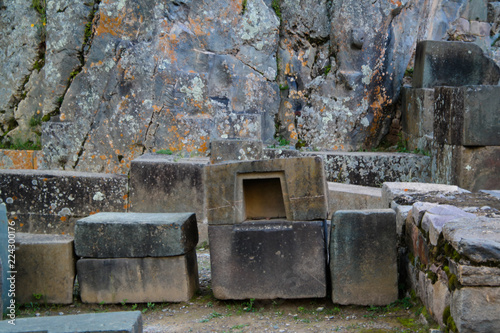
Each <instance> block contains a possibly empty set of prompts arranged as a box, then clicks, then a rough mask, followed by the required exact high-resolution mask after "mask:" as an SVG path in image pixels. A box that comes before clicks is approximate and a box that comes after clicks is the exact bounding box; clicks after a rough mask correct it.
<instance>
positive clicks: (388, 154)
mask: <svg viewBox="0 0 500 333" xmlns="http://www.w3.org/2000/svg"><path fill="white" fill-rule="evenodd" d="M302 155H304V156H311V155H312V156H328V155H331V156H335V155H338V156H350V157H353V156H360V157H419V158H422V156H425V155H418V154H410V153H391V152H357V151H354V152H347V151H314V152H303V153H302ZM426 157H427V156H426Z"/></svg>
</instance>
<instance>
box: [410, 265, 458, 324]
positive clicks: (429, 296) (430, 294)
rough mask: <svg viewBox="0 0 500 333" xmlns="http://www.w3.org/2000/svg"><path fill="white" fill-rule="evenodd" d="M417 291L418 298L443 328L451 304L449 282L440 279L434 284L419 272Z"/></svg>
mask: <svg viewBox="0 0 500 333" xmlns="http://www.w3.org/2000/svg"><path fill="white" fill-rule="evenodd" d="M417 289H418V290H417V293H418V296H419V297H420V300H421V301H422V303H423V304H424V306H425V308H426V309H427V311H428V312H429V314H430V315H431V316H432V317H433V318H434V320H435V321H436V322H437V323H438V324H439V325H441V326H442V325H443V313H444V310H445V309H446V307H447V306H449V305H450V302H451V293H450V291H449V290H448V281H446V280H443V279H441V278H440V277H438V279H437V281H435V282H434V283H433V281H432V280H431V279H429V278H428V277H427V275H426V274H425V273H424V272H422V271H419V273H418V288H417Z"/></svg>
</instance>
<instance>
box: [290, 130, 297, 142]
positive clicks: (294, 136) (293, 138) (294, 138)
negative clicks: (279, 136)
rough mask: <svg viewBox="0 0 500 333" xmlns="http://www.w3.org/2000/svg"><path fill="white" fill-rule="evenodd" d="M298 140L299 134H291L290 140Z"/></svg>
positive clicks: (293, 132)
mask: <svg viewBox="0 0 500 333" xmlns="http://www.w3.org/2000/svg"><path fill="white" fill-rule="evenodd" d="M297 138H298V135H297V132H295V131H292V132H290V139H292V140H297Z"/></svg>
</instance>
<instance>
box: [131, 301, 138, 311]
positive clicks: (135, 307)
mask: <svg viewBox="0 0 500 333" xmlns="http://www.w3.org/2000/svg"><path fill="white" fill-rule="evenodd" d="M135 310H137V303H136V304H134V305H132V311H135Z"/></svg>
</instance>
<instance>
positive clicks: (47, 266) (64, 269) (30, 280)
mask: <svg viewBox="0 0 500 333" xmlns="http://www.w3.org/2000/svg"><path fill="white" fill-rule="evenodd" d="M16 269H17V274H16V286H17V288H16V300H17V302H18V303H19V304H23V303H28V302H32V301H33V302H34V301H37V302H46V303H54V304H70V303H73V284H74V280H75V257H74V251H73V237H70V236H64V235H40V234H25V233H16ZM34 295H42V297H41V298H40V299H39V300H38V299H36V298H35V297H34Z"/></svg>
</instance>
